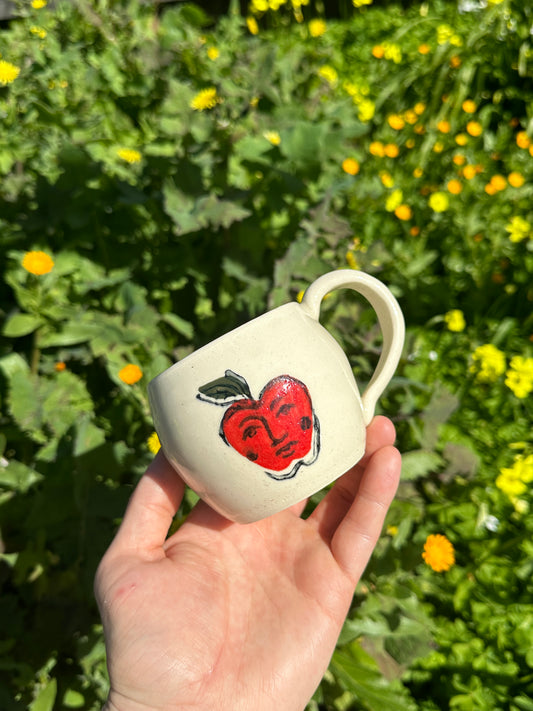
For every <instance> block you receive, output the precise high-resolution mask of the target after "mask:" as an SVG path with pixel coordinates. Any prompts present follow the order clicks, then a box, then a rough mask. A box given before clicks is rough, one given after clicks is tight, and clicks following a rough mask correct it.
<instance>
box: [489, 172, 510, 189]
mask: <svg viewBox="0 0 533 711" xmlns="http://www.w3.org/2000/svg"><path fill="white" fill-rule="evenodd" d="M490 184H491V185H492V187H493V188H494V190H495V191H496V192H500V191H501V190H505V188H506V187H507V178H505V177H504V176H503V175H493V176H492V178H491V179H490Z"/></svg>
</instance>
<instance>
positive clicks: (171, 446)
mask: <svg viewBox="0 0 533 711" xmlns="http://www.w3.org/2000/svg"><path fill="white" fill-rule="evenodd" d="M345 287H346V288H350V289H353V290H355V291H357V292H359V293H360V294H361V295H362V296H364V297H365V298H366V299H367V300H368V301H369V302H370V304H371V305H372V307H373V308H374V310H375V311H376V314H377V317H378V321H379V324H380V327H381V331H382V334H383V347H382V352H381V355H380V358H379V361H378V364H377V367H376V370H375V372H374V374H373V376H372V378H371V380H370V382H369V384H368V386H367V387H366V389H365V391H364V393H363V395H362V396H360V395H359V391H358V389H357V385H356V383H355V379H354V376H353V373H352V369H351V367H350V364H349V362H348V359H347V358H346V356H345V354H344V352H343V350H342V348H341V347H340V346H339V344H338V343H337V341H336V340H335V339H334V338H333V336H331V334H330V333H328V331H327V330H326V329H325V328H324V327H323V326H322V325H321V324H320V323H319V315H320V304H321V301H322V299H323V298H324V296H325V295H326V294H328V293H329V292H330V291H332V290H334V289H340V288H345ZM404 336H405V325H404V319H403V316H402V312H401V310H400V307H399V305H398V302H397V301H396V299H395V298H394V296H393V295H392V294H391V292H390V291H389V289H388V288H387V287H386V286H385V285H384V284H383V283H382V282H380V281H378V279H376V278H374V277H372V276H370V275H368V274H365V273H363V272H359V271H355V270H351V269H342V270H338V271H334V272H330V273H327V274H324V275H323V276H321V277H319V278H318V279H317V280H316V281H314V282H313V283H312V284H311V285H310V286H309V287H308V289H307V290H306V292H305V294H304V296H303V299H302V301H301V303H296V302H293V303H288V304H284V305H283V306H279V307H277V308H275V309H273V310H272V311H269V312H267V313H265V314H263V315H262V316H259V317H257V318H255V319H253V320H251V321H249V322H248V323H245V324H244V325H242V326H239V327H238V328H236V329H235V330H233V331H230V332H229V333H227V334H225V335H223V336H221V337H220V338H217V339H216V340H214V341H212V342H211V343H209V344H207V345H206V346H203V347H202V348H200V349H199V350H197V351H195V352H193V353H192V354H191V355H189V356H187V357H186V358H184V359H183V360H181V361H179V362H177V363H175V364H174V365H172V366H171V367H170V368H168V369H167V370H165V371H164V372H163V373H161V374H160V375H158V376H157V377H155V378H154V379H153V380H152V381H151V382H150V383H149V385H148V396H149V401H150V408H151V411H152V415H153V419H154V426H155V429H156V432H157V434H158V436H159V439H160V441H161V446H162V450H163V453H164V454H165V456H166V458H167V459H168V461H169V462H170V464H171V465H172V466H173V467H174V469H175V470H176V471H177V472H178V473H179V475H180V476H181V477H182V479H183V480H184V481H185V483H186V484H187V485H188V486H190V487H191V488H192V489H193V490H194V491H196V493H197V494H198V495H199V496H200V498H202V499H203V500H204V501H206V502H207V503H208V504H209V505H210V506H211V507H212V508H213V509H215V510H216V511H218V512H219V513H220V514H222V515H223V516H225V517H226V518H228V519H230V520H232V521H236V522H238V523H251V522H253V521H257V520H259V519H262V518H266V517H267V516H271V515H272V514H274V513H277V512H278V511H281V510H283V509H285V508H287V507H289V506H291V505H293V504H296V503H297V502H299V501H302V500H304V499H305V498H307V497H308V496H310V495H311V494H314V493H316V492H317V491H319V490H320V489H322V488H324V487H325V486H327V485H328V484H330V483H331V482H332V481H334V480H335V479H337V478H338V477H339V476H341V475H342V474H343V473H344V472H346V471H347V470H348V469H350V467H352V466H353V465H354V464H356V463H357V462H358V461H359V460H360V459H361V457H362V456H363V454H364V451H365V443H366V426H367V425H368V424H369V423H370V421H371V419H372V417H373V415H374V409H375V406H376V402H377V400H378V398H379V397H380V395H381V393H382V392H383V390H384V389H385V387H386V385H387V384H388V382H389V381H390V379H391V377H392V376H393V374H394V371H395V370H396V367H397V365H398V361H399V359H400V355H401V352H402V348H403V342H404Z"/></svg>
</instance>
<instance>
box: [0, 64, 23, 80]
mask: <svg viewBox="0 0 533 711" xmlns="http://www.w3.org/2000/svg"><path fill="white" fill-rule="evenodd" d="M19 74H20V69H19V67H16V66H15V65H14V64H11V62H6V61H5V60H3V59H0V84H3V85H4V86H6V85H7V84H11V82H13V81H15V79H16V78H17V77H18V75H19Z"/></svg>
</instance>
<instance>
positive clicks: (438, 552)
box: [422, 533, 455, 573]
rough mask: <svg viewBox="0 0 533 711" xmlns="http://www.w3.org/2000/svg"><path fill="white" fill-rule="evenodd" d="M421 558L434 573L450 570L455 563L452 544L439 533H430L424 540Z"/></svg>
mask: <svg viewBox="0 0 533 711" xmlns="http://www.w3.org/2000/svg"><path fill="white" fill-rule="evenodd" d="M422 558H423V559H424V561H425V563H427V565H429V567H430V568H431V569H432V570H434V571H435V572H436V573H443V572H445V571H446V570H450V568H451V567H452V565H453V564H454V563H455V550H454V547H453V544H452V542H451V541H450V540H449V539H448V538H446V536H443V535H442V534H441V533H432V534H431V535H429V536H428V537H427V538H426V542H425V543H424V552H423V553H422Z"/></svg>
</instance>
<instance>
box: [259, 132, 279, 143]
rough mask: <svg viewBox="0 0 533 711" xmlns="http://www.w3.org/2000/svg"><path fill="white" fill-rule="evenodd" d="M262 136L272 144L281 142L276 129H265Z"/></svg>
mask: <svg viewBox="0 0 533 711" xmlns="http://www.w3.org/2000/svg"><path fill="white" fill-rule="evenodd" d="M263 138H266V139H267V141H269V143H271V144H272V145H273V146H279V144H280V143H281V136H280V135H279V133H278V132H277V131H265V132H264V133H263Z"/></svg>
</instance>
